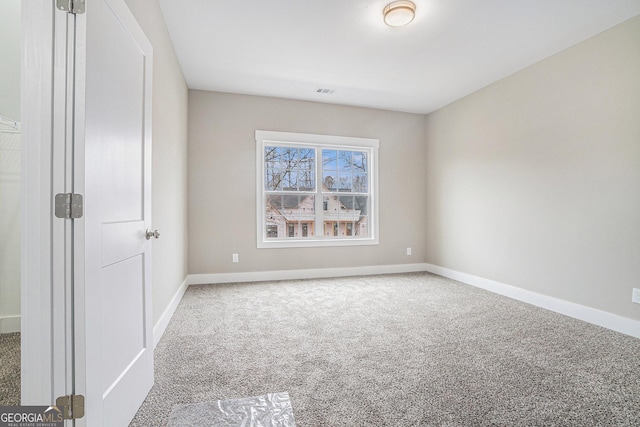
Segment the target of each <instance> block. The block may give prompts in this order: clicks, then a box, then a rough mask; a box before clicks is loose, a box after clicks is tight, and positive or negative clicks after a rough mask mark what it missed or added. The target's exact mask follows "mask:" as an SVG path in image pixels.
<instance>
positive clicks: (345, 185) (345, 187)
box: [338, 172, 352, 192]
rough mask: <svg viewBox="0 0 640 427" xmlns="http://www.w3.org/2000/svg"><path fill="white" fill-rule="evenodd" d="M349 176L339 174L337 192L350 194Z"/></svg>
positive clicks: (347, 174)
mask: <svg viewBox="0 0 640 427" xmlns="http://www.w3.org/2000/svg"><path fill="white" fill-rule="evenodd" d="M351 184H352V182H351V174H349V173H343V172H340V175H339V177H338V191H342V192H351Z"/></svg>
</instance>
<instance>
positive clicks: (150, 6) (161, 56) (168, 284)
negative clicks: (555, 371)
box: [127, 0, 189, 323]
mask: <svg viewBox="0 0 640 427" xmlns="http://www.w3.org/2000/svg"><path fill="white" fill-rule="evenodd" d="M127 5H128V6H129V8H130V9H131V11H132V12H133V14H134V15H135V17H136V19H137V20H138V22H139V23H140V26H141V27H142V29H143V30H144V32H145V34H146V35H147V37H148V38H149V40H150V41H151V44H152V45H153V107H152V108H153V148H152V150H153V163H152V168H153V170H152V183H153V191H152V198H153V199H152V220H153V227H154V228H157V229H158V230H159V231H160V234H161V236H160V239H159V240H157V241H154V243H153V264H152V265H153V271H152V273H153V321H154V323H155V322H157V321H158V319H159V318H160V316H161V315H162V312H163V311H164V310H165V308H167V305H168V304H169V302H170V301H171V298H172V297H173V296H174V294H175V293H176V291H177V289H178V287H179V286H180V285H181V283H182V282H183V281H184V280H185V277H186V275H187V122H188V117H187V115H188V110H187V107H188V96H189V92H188V89H187V85H186V83H185V80H184V77H183V75H182V70H181V69H180V65H179V64H178V59H177V57H176V54H175V51H174V49H173V44H172V42H171V39H170V38H169V33H168V32H167V28H166V25H165V22H164V17H163V16H162V12H161V11H160V6H159V5H158V2H157V0H127Z"/></svg>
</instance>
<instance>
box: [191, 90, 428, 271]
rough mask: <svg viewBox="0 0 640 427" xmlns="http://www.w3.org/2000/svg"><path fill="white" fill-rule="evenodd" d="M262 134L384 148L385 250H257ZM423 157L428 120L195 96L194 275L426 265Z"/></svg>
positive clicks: (340, 108)
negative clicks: (367, 141)
mask: <svg viewBox="0 0 640 427" xmlns="http://www.w3.org/2000/svg"><path fill="white" fill-rule="evenodd" d="M256 129H260V130H272V131H286V132H300V133H315V134H327V135H341V136H355V137H366V138H378V139H379V140H380V150H379V165H380V166H379V179H380V199H379V201H380V244H379V245H376V246H357V247H348V248H347V247H342V248H339V247H338V248H336V247H331V248H305V249H304V250H302V249H257V248H256V206H255V205H256V160H255V156H256V155H255V139H254V132H255V130H256ZM425 155H426V151H425V145H424V116H422V115H417V114H407V113H396V112H390V111H382V110H374V109H367V108H356V107H346V106H336V105H330V104H319V103H312V102H302V101H291V100H284V99H276V98H265V97H257V96H246V95H231V94H223V93H215V92H203V91H190V93H189V273H192V274H198V273H201V274H206V273H227V272H251V271H271V270H286V269H309V268H327V267H350V266H372V265H388V264H405V263H419V262H424V260H425V254H426V251H425V245H426V241H425V234H426V229H425V221H424V217H425V216H424V212H425V207H426V196H425V194H426V193H425V182H426V170H425V168H424V158H425ZM407 247H411V248H412V249H413V255H412V256H407V255H406V248H407ZM232 253H238V254H239V256H240V262H239V263H237V264H233V263H232V262H231V254H232Z"/></svg>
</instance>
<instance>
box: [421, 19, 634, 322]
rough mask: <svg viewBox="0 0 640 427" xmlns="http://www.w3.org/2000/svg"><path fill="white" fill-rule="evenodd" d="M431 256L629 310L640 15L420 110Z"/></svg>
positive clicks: (440, 261)
mask: <svg viewBox="0 0 640 427" xmlns="http://www.w3.org/2000/svg"><path fill="white" fill-rule="evenodd" d="M426 142H427V152H426V156H425V158H424V159H425V167H426V169H427V171H428V174H427V184H428V185H427V200H428V203H427V212H426V215H424V217H423V220H425V221H426V224H427V234H426V236H427V240H428V242H427V257H426V260H427V262H429V263H432V264H436V265H439V266H442V267H447V268H451V269H454V270H458V271H461V272H464V273H469V274H473V275H477V276H480V277H483V278H488V279H492V280H496V281H499V282H504V283H507V284H510V285H514V286H518V287H521V288H524V289H528V290H531V291H534V292H538V293H541V294H546V295H551V296H554V297H558V298H561V299H564V300H568V301H572V302H576V303H579V304H583V305H586V306H590V307H594V308H597V309H601V310H605V311H608V312H612V313H615V314H618V315H621V316H624V317H628V318H632V319H638V320H640V309H639V308H640V306H638V305H635V304H632V303H631V290H632V287H640V222H639V218H640V17H636V18H634V19H632V20H630V21H627V22H625V23H623V24H621V25H619V26H617V27H614V28H613V29H611V30H609V31H606V32H604V33H602V34H600V35H598V36H596V37H594V38H592V39H590V40H587V41H585V42H583V43H580V44H578V45H576V46H574V47H572V48H570V49H567V50H565V51H563V52H561V53H559V54H557V55H555V56H552V57H550V58H548V59H546V60H544V61H542V62H540V63H538V64H535V65H533V66H531V67H528V68H526V69H525V70H523V71H521V72H519V73H516V74H514V75H512V76H510V77H508V78H506V79H504V80H501V81H499V82H497V83H495V84H493V85H491V86H489V87H487V88H485V89H483V90H480V91H478V92H476V93H474V94H472V95H469V96H467V97H465V98H463V99H461V100H459V101H457V102H455V103H453V104H450V105H449V106H447V107H445V108H442V109H440V110H438V111H436V112H434V113H432V114H429V115H428V116H427V118H426Z"/></svg>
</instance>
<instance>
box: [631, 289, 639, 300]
mask: <svg viewBox="0 0 640 427" xmlns="http://www.w3.org/2000/svg"><path fill="white" fill-rule="evenodd" d="M631 302H635V303H636V304H640V289H638V288H633V292H632V293H631Z"/></svg>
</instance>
